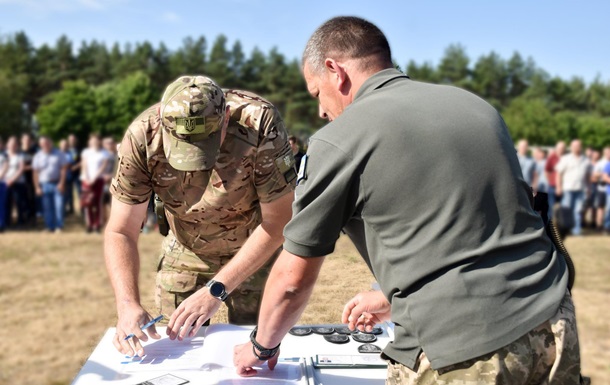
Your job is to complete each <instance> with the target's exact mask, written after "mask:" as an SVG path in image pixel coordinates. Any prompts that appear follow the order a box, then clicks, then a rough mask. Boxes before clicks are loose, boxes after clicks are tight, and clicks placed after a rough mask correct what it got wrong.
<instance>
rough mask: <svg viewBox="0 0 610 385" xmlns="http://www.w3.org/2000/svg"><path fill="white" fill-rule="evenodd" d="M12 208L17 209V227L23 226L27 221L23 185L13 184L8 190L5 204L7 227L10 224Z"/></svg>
mask: <svg viewBox="0 0 610 385" xmlns="http://www.w3.org/2000/svg"><path fill="white" fill-rule="evenodd" d="M13 208H16V209H17V225H19V226H21V225H24V224H25V222H26V220H27V213H28V200H27V191H26V187H25V183H13V185H12V186H11V187H9V188H8V198H7V202H6V210H7V216H6V218H7V219H6V224H7V226H10V224H11V220H12V218H11V214H12V211H13Z"/></svg>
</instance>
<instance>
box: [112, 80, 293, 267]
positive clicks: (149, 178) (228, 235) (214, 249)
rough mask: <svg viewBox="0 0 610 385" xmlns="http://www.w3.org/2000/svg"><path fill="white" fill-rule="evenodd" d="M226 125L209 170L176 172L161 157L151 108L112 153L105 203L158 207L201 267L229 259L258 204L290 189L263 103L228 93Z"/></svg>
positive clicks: (277, 131) (283, 154)
mask: <svg viewBox="0 0 610 385" xmlns="http://www.w3.org/2000/svg"><path fill="white" fill-rule="evenodd" d="M225 98H226V103H227V105H228V106H229V108H230V114H231V115H230V119H229V123H228V127H227V133H226V137H225V140H224V142H223V143H222V147H221V149H220V156H219V157H218V160H217V161H216V164H215V166H214V168H213V169H212V170H209V171H195V172H188V171H178V170H176V169H175V168H173V167H172V166H171V165H170V164H169V162H168V160H167V158H166V157H165V153H164V151H163V138H164V136H163V135H162V134H161V131H162V126H161V119H160V118H159V112H158V111H159V105H155V106H152V107H150V108H149V109H148V110H146V111H145V112H144V113H142V114H141V115H140V116H139V117H138V118H137V119H136V120H135V121H134V122H133V123H132V124H131V126H130V127H129V129H128V130H127V133H126V134H125V137H124V138H123V141H122V143H121V146H120V148H119V162H118V167H117V172H116V174H115V177H114V179H113V181H112V184H111V187H110V191H111V193H112V195H113V196H114V197H115V198H117V199H118V200H120V201H121V202H124V203H127V204H139V203H145V202H148V200H149V199H150V195H151V192H153V191H154V192H155V193H157V194H158V195H159V196H160V197H161V199H162V200H163V202H164V204H165V213H166V215H167V221H168V224H169V227H170V229H171V230H172V232H173V233H174V235H175V237H176V238H177V239H178V242H180V243H181V244H182V245H184V246H186V247H187V248H188V249H189V250H190V251H192V252H194V253H195V254H197V255H199V256H200V257H202V258H205V259H206V260H210V259H213V258H217V257H230V256H233V255H235V253H237V251H238V250H239V249H240V248H241V246H242V245H243V244H244V242H245V241H246V239H247V238H248V236H249V235H250V233H251V231H252V230H254V228H256V227H257V226H258V225H259V224H260V223H261V215H260V203H267V202H271V201H273V200H275V199H278V198H280V197H281V196H283V195H285V194H287V193H289V192H290V191H292V190H293V189H294V182H295V181H294V179H295V178H296V172H295V170H294V157H293V156H292V152H291V150H290V145H289V143H288V134H287V132H286V128H285V127H284V123H283V122H282V120H281V118H280V116H279V113H278V112H277V110H276V109H275V108H274V107H273V105H271V104H270V103H269V102H267V101H265V100H264V99H262V98H260V97H258V96H256V95H254V94H251V93H248V92H245V91H234V90H228V91H226V92H225Z"/></svg>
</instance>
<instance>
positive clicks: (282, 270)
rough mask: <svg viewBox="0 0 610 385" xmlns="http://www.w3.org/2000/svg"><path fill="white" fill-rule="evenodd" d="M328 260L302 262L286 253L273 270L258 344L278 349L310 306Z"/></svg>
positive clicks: (263, 308) (263, 309) (259, 327)
mask: <svg viewBox="0 0 610 385" xmlns="http://www.w3.org/2000/svg"><path fill="white" fill-rule="evenodd" d="M323 261H324V257H317V258H301V257H297V256H295V255H294V254H291V253H290V252H288V251H286V250H284V251H282V254H281V255H280V257H279V258H278V260H277V262H276V263H275V265H274V266H273V269H272V270H271V274H270V275H269V279H268V280H267V285H266V286H265V294H264V297H263V302H262V304H261V310H260V313H259V317H258V319H259V321H258V332H257V337H256V340H257V342H258V343H259V344H261V345H262V346H264V347H267V348H272V347H274V346H277V345H278V344H279V343H280V342H281V341H282V339H283V338H284V336H285V335H286V333H288V331H289V330H290V328H291V327H292V326H293V325H294V324H295V323H296V322H297V321H298V320H299V318H300V317H301V314H302V313H303V310H305V307H306V306H307V302H308V301H309V297H310V296H311V293H312V291H313V287H314V284H315V282H316V280H317V278H318V274H319V272H320V268H321V267H322V262H323Z"/></svg>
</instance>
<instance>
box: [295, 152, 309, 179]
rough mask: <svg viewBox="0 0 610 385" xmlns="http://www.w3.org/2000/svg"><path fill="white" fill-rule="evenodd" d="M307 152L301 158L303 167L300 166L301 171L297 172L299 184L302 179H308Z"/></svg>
mask: <svg viewBox="0 0 610 385" xmlns="http://www.w3.org/2000/svg"><path fill="white" fill-rule="evenodd" d="M307 159H308V156H307V154H305V155H303V157H302V158H301V167H299V173H298V174H297V185H298V184H299V183H301V181H302V180H307Z"/></svg>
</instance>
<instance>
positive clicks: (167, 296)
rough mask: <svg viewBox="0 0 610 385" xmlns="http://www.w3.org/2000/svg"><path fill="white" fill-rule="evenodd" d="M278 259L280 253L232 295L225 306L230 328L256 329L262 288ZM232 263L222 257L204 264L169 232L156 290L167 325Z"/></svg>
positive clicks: (162, 252)
mask: <svg viewBox="0 0 610 385" xmlns="http://www.w3.org/2000/svg"><path fill="white" fill-rule="evenodd" d="M277 255H279V250H278V252H276V253H275V254H274V256H273V257H272V258H271V260H270V262H268V263H267V264H266V265H265V266H263V267H262V268H261V269H260V270H258V271H257V272H256V273H255V274H254V275H252V276H250V277H249V278H248V279H246V281H244V282H243V283H242V284H241V285H240V286H239V287H238V288H237V289H236V290H234V291H233V292H232V293H231V294H230V295H229V297H228V298H227V300H226V301H225V304H226V305H227V307H228V309H229V322H230V323H231V324H235V325H256V323H257V318H258V310H259V307H260V303H261V300H262V296H263V288H264V287H265V282H266V281H267V276H268V275H269V271H270V270H271V265H272V264H273V261H275V258H276V257H277ZM229 260H230V258H221V257H219V258H212V259H206V260H203V259H201V258H199V257H198V256H197V255H195V253H193V252H192V251H190V250H188V249H187V248H186V247H184V246H183V245H181V244H180V243H178V241H177V240H176V238H175V237H174V235H173V233H171V232H170V233H169V234H168V235H167V237H166V238H165V240H164V241H163V246H162V251H161V255H160V258H159V268H158V272H157V282H156V287H155V303H156V305H157V309H158V311H159V314H161V315H163V317H164V319H165V321H168V320H169V317H170V316H171V315H172V313H173V312H174V310H176V308H177V307H178V306H179V305H180V303H181V302H182V301H184V300H185V299H186V298H188V297H189V296H190V295H191V294H193V293H194V292H196V291H197V290H199V289H201V288H202V287H204V286H205V284H206V283H207V282H208V281H209V280H210V279H212V278H214V276H215V275H216V273H218V271H219V270H220V269H221V268H222V267H223V266H224V265H225V264H226V263H227V262H228V261H229Z"/></svg>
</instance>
